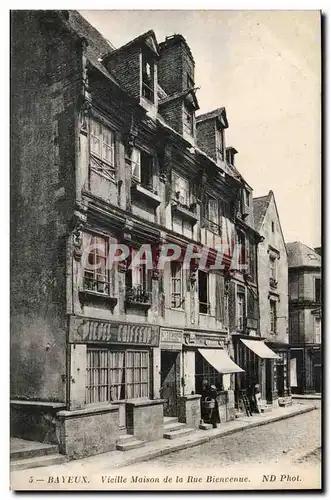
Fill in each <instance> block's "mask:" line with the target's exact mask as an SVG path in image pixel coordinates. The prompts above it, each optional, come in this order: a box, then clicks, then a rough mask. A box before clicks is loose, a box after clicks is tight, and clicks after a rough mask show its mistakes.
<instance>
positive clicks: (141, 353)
mask: <svg viewBox="0 0 331 500" xmlns="http://www.w3.org/2000/svg"><path fill="white" fill-rule="evenodd" d="M159 343H160V328H159V327H158V326H156V325H147V324H143V323H140V324H133V323H120V322H113V321H106V320H101V319H96V318H87V317H78V316H72V317H71V318H70V327H69V345H68V350H69V352H68V358H69V360H70V365H69V366H70V377H69V381H68V382H69V401H68V409H67V410H64V411H61V412H59V413H58V414H57V418H58V431H59V432H58V434H59V437H60V448H61V450H62V452H63V453H65V454H66V455H69V456H71V457H79V456H81V454H82V453H83V452H84V453H86V454H94V453H100V452H101V451H100V450H102V451H103V452H104V451H110V450H112V449H115V446H116V441H117V439H118V437H119V436H120V435H121V434H125V433H129V434H133V435H134V436H136V437H137V438H139V439H143V440H147V441H149V440H153V439H158V438H161V437H162V435H163V400H161V399H160V398H159V392H158V377H157V376H156V374H157V373H158V370H159ZM146 422H148V423H149V424H148V425H147V426H146ZM84 442H85V444H84ZM86 443H88V444H86ZM84 450H85V451H84Z"/></svg>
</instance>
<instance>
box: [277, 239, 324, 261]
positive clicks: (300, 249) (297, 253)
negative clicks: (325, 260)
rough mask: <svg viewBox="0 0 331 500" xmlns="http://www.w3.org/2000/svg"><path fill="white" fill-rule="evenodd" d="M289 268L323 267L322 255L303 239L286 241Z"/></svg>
mask: <svg viewBox="0 0 331 500" xmlns="http://www.w3.org/2000/svg"><path fill="white" fill-rule="evenodd" d="M286 249H287V259H288V267H289V268H297V267H321V262H322V259H321V256H320V255H318V253H316V252H315V250H314V249H313V248H310V247H308V246H307V245H305V244H304V243H301V241H294V242H293V243H286Z"/></svg>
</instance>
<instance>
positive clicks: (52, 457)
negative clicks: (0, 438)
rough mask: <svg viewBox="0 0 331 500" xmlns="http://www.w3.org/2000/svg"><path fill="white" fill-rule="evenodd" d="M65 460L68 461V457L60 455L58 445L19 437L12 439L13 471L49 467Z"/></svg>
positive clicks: (11, 463)
mask: <svg viewBox="0 0 331 500" xmlns="http://www.w3.org/2000/svg"><path fill="white" fill-rule="evenodd" d="M64 462H66V457H65V456H64V455H60V453H59V450H58V447H57V446H56V445H53V444H45V443H39V442H36V441H27V440H25V439H18V438H11V440H10V469H11V470H12V471H15V470H24V469H34V468H36V467H47V466H49V465H58V464H63V463H64Z"/></svg>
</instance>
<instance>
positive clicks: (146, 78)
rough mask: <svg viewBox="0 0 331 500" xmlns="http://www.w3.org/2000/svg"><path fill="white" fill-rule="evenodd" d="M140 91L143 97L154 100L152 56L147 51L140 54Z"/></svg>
mask: <svg viewBox="0 0 331 500" xmlns="http://www.w3.org/2000/svg"><path fill="white" fill-rule="evenodd" d="M142 67H143V70H142V93H143V97H145V99H147V100H148V101H150V102H154V57H153V55H152V54H150V53H148V52H147V51H143V54H142Z"/></svg>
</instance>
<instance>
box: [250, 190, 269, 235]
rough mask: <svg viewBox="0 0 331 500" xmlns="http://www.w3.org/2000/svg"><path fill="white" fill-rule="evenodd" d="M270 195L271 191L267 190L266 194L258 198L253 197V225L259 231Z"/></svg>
mask: <svg viewBox="0 0 331 500" xmlns="http://www.w3.org/2000/svg"><path fill="white" fill-rule="evenodd" d="M271 196H272V191H269V194H267V196H260V197H258V198H253V209H254V225H255V229H256V230H257V231H260V229H261V226H262V223H263V220H264V216H265V214H266V211H267V209H268V206H269V203H270V200H271Z"/></svg>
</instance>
